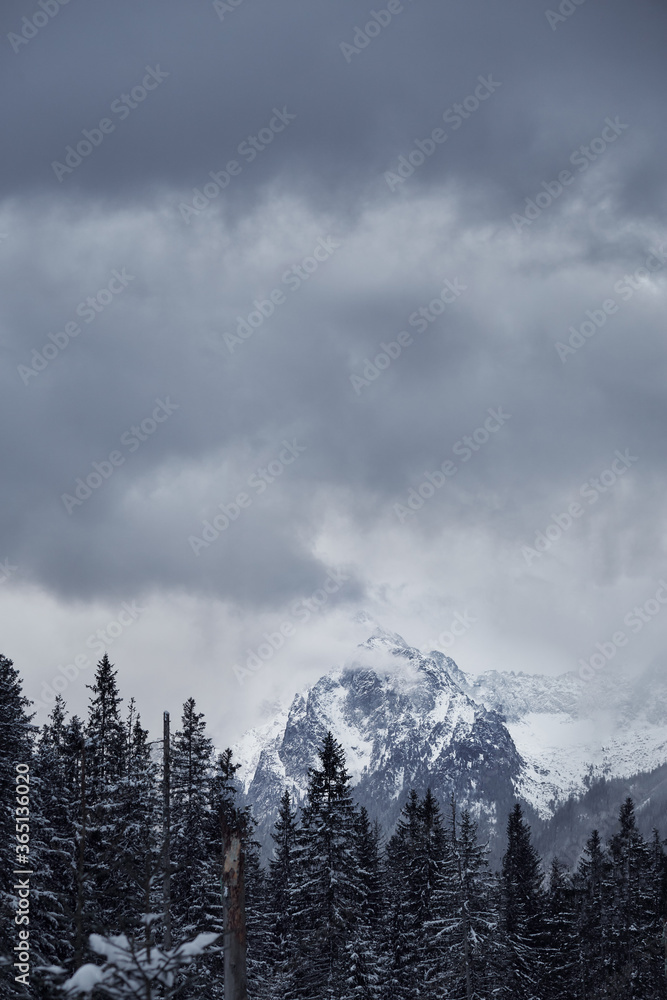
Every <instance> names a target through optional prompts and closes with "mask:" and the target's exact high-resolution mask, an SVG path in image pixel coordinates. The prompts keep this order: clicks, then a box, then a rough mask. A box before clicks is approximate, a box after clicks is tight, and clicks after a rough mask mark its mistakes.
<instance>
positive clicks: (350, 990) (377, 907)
mask: <svg viewBox="0 0 667 1000" xmlns="http://www.w3.org/2000/svg"><path fill="white" fill-rule="evenodd" d="M379 840H380V833H379V829H378V827H377V826H375V827H374V826H372V825H371V822H370V820H369V818H368V813H367V811H366V809H365V808H363V807H362V808H361V810H360V812H359V815H358V816H357V817H356V819H355V823H354V841H355V852H356V861H357V871H358V877H359V888H360V892H361V895H360V899H359V913H358V919H357V924H356V930H355V933H354V935H353V936H352V938H351V939H350V940H349V941H348V944H347V951H348V974H347V981H346V987H345V990H344V991H343V994H342V1000H380V998H383V997H384V996H385V993H384V988H383V982H382V979H383V973H384V968H383V966H384V963H383V961H382V957H381V953H380V929H381V925H382V908H383V893H382V885H381V870H380V843H379Z"/></svg>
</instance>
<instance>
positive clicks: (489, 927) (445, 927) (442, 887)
mask: <svg viewBox="0 0 667 1000" xmlns="http://www.w3.org/2000/svg"><path fill="white" fill-rule="evenodd" d="M447 842H448V851H447V854H446V857H445V862H444V864H443V867H442V871H441V878H440V881H439V885H438V889H437V890H436V894H435V898H434V920H433V926H434V929H435V931H436V934H437V938H438V940H439V941H440V947H441V950H442V953H443V959H442V975H441V976H440V977H439V982H440V983H441V985H442V989H443V992H446V994H447V996H451V997H452V1000H472V998H474V997H481V996H485V995H486V994H487V993H490V992H491V983H492V975H493V970H494V957H495V956H494V952H495V949H494V935H495V932H496V930H497V925H498V914H497V912H496V909H495V905H494V896H495V883H494V880H493V876H492V875H491V873H490V871H489V863H488V857H487V856H488V848H487V847H486V845H482V844H479V843H478V839H477V826H476V824H475V823H474V821H473V820H472V819H471V818H470V815H469V813H468V812H467V811H464V812H463V813H462V814H461V818H460V821H459V819H458V816H457V811H456V802H455V801H454V799H452V802H451V817H450V825H449V827H448V830H447Z"/></svg>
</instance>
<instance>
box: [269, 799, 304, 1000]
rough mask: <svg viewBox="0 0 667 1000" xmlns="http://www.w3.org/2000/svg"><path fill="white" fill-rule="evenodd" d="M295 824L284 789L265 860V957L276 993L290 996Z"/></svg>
mask: <svg viewBox="0 0 667 1000" xmlns="http://www.w3.org/2000/svg"><path fill="white" fill-rule="evenodd" d="M297 833H298V826H297V821H296V810H295V809H293V808H292V801H291V799H290V794H289V792H288V790H287V789H285V791H284V792H283V796H282V798H281V800H280V809H279V812H278V818H277V820H276V823H275V827H274V829H273V832H272V834H271V838H272V840H273V842H274V847H273V857H272V858H271V860H270V861H269V876H268V886H267V896H268V905H267V911H268V912H267V920H268V924H269V939H268V942H267V946H268V958H269V964H270V969H271V979H272V981H273V984H274V991H275V994H276V996H281V997H284V1000H292V998H293V997H294V989H295V986H294V984H295V978H296V974H297V954H298V949H297V942H296V937H295V934H296V931H295V912H294V900H295V896H296V886H297V871H296V847H297Z"/></svg>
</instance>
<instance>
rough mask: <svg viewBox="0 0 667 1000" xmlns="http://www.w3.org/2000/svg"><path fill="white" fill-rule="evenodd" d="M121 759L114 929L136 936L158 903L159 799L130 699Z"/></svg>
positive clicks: (144, 733) (154, 773)
mask: <svg viewBox="0 0 667 1000" xmlns="http://www.w3.org/2000/svg"><path fill="white" fill-rule="evenodd" d="M125 760H126V767H125V773H124V774H123V775H122V777H121V778H120V780H119V782H118V803H117V805H118V809H117V814H116V817H117V827H118V832H117V835H116V838H115V842H114V844H113V855H112V859H111V866H112V870H113V881H114V889H115V895H116V898H117V900H118V904H117V908H116V914H117V919H116V923H115V926H114V930H116V931H118V932H122V933H127V932H132V933H135V934H136V932H137V930H138V929H139V927H141V926H146V925H145V922H144V921H143V915H144V914H146V913H152V912H153V911H154V910H156V909H157V908H158V905H159V903H158V885H157V883H158V876H159V870H160V846H161V844H160V838H159V836H158V833H159V823H160V814H161V801H160V792H159V788H158V766H157V763H156V762H155V761H154V760H153V757H152V754H151V748H150V744H149V742H148V731H147V730H146V729H144V728H143V727H142V725H141V719H140V717H139V715H138V714H137V712H136V709H135V706H134V699H133V698H132V699H131V700H130V705H129V712H128V717H127V721H126V749H125ZM147 933H148V931H147Z"/></svg>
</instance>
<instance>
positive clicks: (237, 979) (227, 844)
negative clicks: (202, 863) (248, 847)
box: [221, 815, 248, 1000]
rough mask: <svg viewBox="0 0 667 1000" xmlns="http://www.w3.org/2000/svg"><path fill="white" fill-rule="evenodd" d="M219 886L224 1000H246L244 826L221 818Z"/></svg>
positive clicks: (239, 821)
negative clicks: (223, 952) (223, 932)
mask: <svg viewBox="0 0 667 1000" xmlns="http://www.w3.org/2000/svg"><path fill="white" fill-rule="evenodd" d="M221 826H222V850H223V861H222V885H223V908H224V927H225V935H224V941H225V1000H248V976H247V969H246V947H247V943H246V920H245V871H244V853H243V832H244V830H243V823H242V821H241V819H240V818H238V819H237V818H235V820H234V824H233V826H230V824H229V823H228V822H227V818H226V817H225V816H224V815H222V816H221Z"/></svg>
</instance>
